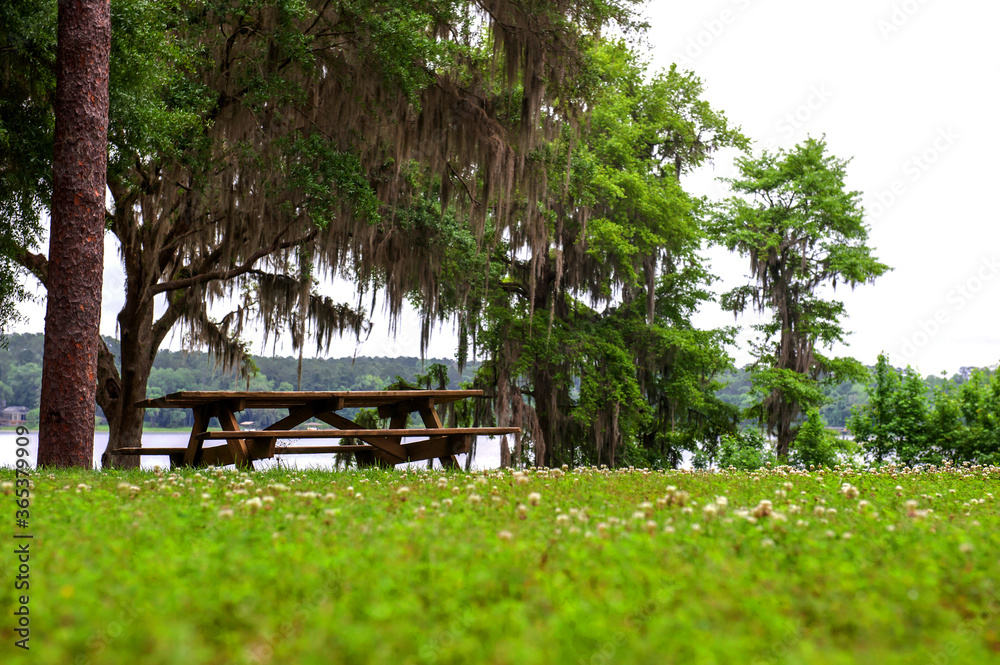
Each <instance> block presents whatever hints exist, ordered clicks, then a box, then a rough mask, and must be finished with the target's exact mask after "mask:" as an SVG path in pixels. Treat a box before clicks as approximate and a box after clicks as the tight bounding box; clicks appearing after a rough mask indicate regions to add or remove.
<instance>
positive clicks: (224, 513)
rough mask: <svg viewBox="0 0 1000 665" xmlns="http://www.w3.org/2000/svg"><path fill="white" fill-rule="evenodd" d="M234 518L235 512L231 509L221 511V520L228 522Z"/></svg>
mask: <svg viewBox="0 0 1000 665" xmlns="http://www.w3.org/2000/svg"><path fill="white" fill-rule="evenodd" d="M232 516H233V511H232V509H231V508H223V509H222V510H220V511H219V519H223V520H227V519H229V518H230V517H232Z"/></svg>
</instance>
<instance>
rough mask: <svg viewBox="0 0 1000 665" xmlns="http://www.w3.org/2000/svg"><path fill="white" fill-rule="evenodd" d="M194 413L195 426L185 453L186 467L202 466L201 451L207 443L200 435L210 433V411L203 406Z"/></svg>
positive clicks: (192, 428) (196, 408)
mask: <svg viewBox="0 0 1000 665" xmlns="http://www.w3.org/2000/svg"><path fill="white" fill-rule="evenodd" d="M192 411H194V425H192V427H191V438H190V439H188V447H187V450H186V451H184V466H197V465H199V464H201V449H202V446H203V445H204V444H205V441H204V439H201V438H199V437H198V435H199V434H201V433H202V432H206V431H208V421H209V420H211V415H210V414H209V413H208V409H206V408H205V407H203V406H199V407H195V408H194V409H192Z"/></svg>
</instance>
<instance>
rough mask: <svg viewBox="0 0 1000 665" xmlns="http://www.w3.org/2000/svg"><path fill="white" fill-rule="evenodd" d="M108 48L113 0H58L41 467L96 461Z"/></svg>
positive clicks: (41, 424) (39, 443) (90, 464)
mask: <svg viewBox="0 0 1000 665" xmlns="http://www.w3.org/2000/svg"><path fill="white" fill-rule="evenodd" d="M110 49H111V10H110V4H109V2H108V0H74V1H73V2H70V1H68V0H60V2H59V32H58V47H57V56H56V58H57V60H56V102H55V150H54V154H53V163H52V171H53V193H52V227H51V236H50V240H49V271H48V303H47V306H46V312H45V346H44V354H45V355H44V360H43V362H42V390H41V409H40V411H41V415H40V425H39V432H38V464H39V465H40V466H61V467H69V466H77V467H85V468H91V467H92V466H93V458H94V413H95V410H96V402H95V394H96V390H97V357H98V344H97V342H98V333H99V328H100V322H101V286H102V281H103V270H104V217H105V207H104V195H105V180H106V171H107V140H108V135H107V130H108V62H109V55H110Z"/></svg>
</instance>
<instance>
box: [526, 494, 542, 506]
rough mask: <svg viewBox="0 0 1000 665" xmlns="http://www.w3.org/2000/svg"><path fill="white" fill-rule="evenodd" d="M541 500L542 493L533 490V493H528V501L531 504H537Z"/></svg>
mask: <svg viewBox="0 0 1000 665" xmlns="http://www.w3.org/2000/svg"><path fill="white" fill-rule="evenodd" d="M541 502H542V495H541V494H539V493H538V492H532V493H531V494H529V495H528V503H530V504H531V505H533V506H537V505H538V504H539V503H541Z"/></svg>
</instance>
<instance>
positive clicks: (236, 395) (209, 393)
mask: <svg viewBox="0 0 1000 665" xmlns="http://www.w3.org/2000/svg"><path fill="white" fill-rule="evenodd" d="M483 394H484V393H483V391H482V390H357V391H350V390H339V391H306V390H287V391H284V390H283V391H238V390H188V391H181V392H176V393H170V394H169V395H164V396H163V397H157V398H155V399H146V400H142V401H140V402H136V406H137V407H141V408H147V409H151V408H160V409H171V408H173V409H187V408H192V407H196V406H205V405H208V404H215V403H218V402H225V401H229V400H243V406H244V408H250V409H253V408H274V409H284V408H292V407H296V406H304V405H306V404H309V403H312V402H322V401H324V400H329V399H333V398H338V397H342V398H343V399H344V405H343V407H341V408H353V407H379V406H383V405H386V404H396V403H399V402H405V401H408V400H413V399H421V398H425V397H433V398H434V400H435V402H436V403H438V404H442V403H445V402H454V401H456V400H460V399H465V398H467V397H482V396H483Z"/></svg>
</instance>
